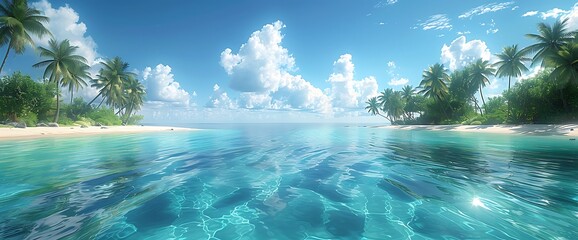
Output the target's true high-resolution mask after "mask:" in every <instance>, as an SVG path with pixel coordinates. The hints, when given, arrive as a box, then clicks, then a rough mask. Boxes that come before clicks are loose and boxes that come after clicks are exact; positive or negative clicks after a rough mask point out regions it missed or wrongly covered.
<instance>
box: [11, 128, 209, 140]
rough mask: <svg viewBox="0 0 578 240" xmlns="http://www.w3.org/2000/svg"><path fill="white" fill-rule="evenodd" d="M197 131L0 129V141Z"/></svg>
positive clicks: (164, 129)
mask: <svg viewBox="0 0 578 240" xmlns="http://www.w3.org/2000/svg"><path fill="white" fill-rule="evenodd" d="M195 130H198V129H193V128H182V127H169V126H106V127H104V126H103V127H96V126H92V127H88V128H81V127H79V126H72V127H27V128H0V141H5V140H20V139H38V138H47V137H78V136H87V135H100V134H135V133H146V132H165V131H167V132H168V131H180V132H181V131H195Z"/></svg>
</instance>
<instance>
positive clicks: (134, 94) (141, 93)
mask: <svg viewBox="0 0 578 240" xmlns="http://www.w3.org/2000/svg"><path fill="white" fill-rule="evenodd" d="M124 92H125V98H124V99H125V100H126V103H125V104H124V106H123V108H124V109H125V112H124V115H125V120H124V122H125V123H127V122H128V120H129V118H130V116H131V115H132V113H133V111H138V110H140V107H141V106H142V105H143V103H144V97H145V94H146V92H145V89H144V86H143V85H142V84H141V83H140V82H139V81H138V80H136V79H135V78H131V79H129V81H128V82H126V84H125V89H124Z"/></svg>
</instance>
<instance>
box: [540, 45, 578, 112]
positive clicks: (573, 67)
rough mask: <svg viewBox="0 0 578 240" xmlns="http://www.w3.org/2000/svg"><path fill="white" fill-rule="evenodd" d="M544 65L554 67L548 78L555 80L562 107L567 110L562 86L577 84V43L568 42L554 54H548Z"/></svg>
mask: <svg viewBox="0 0 578 240" xmlns="http://www.w3.org/2000/svg"><path fill="white" fill-rule="evenodd" d="M545 62H546V66H549V67H552V68H554V70H553V71H552V73H551V74H550V79H551V80H554V81H556V82H557V84H558V85H559V89H560V97H561V99H562V104H563V105H564V109H565V110H566V111H568V101H567V99H566V96H565V94H564V88H566V87H567V86H569V85H574V86H576V85H578V43H568V44H566V45H564V46H562V47H561V49H560V51H558V52H557V53H556V54H551V55H548V57H547V58H546V59H545Z"/></svg>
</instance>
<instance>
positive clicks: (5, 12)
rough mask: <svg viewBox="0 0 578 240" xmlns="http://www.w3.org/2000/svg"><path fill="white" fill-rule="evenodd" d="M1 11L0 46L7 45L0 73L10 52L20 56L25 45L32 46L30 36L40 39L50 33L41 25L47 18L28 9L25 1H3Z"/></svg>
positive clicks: (32, 9) (33, 9)
mask: <svg viewBox="0 0 578 240" xmlns="http://www.w3.org/2000/svg"><path fill="white" fill-rule="evenodd" d="M1 9H2V17H1V18H0V45H1V46H4V45H6V44H8V47H7V48H6V54H5V56H4V60H3V61H2V65H0V72H2V69H3V68H4V63H5V62H6V58H7V57H8V54H9V53H10V50H14V51H15V52H16V53H17V54H22V53H23V52H24V49H25V48H26V46H27V45H32V46H34V40H33V39H32V37H31V35H36V36H38V37H42V36H44V35H47V34H49V33H50V32H49V31H48V29H46V27H45V26H44V25H43V23H46V22H48V17H46V16H42V15H41V12H40V11H38V10H37V9H35V8H31V7H29V6H28V2H27V1H26V0H12V1H9V0H5V1H3V3H2V6H1Z"/></svg>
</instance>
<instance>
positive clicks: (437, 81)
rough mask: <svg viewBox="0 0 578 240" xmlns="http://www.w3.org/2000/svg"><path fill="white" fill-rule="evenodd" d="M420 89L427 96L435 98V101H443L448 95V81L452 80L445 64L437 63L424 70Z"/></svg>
mask: <svg viewBox="0 0 578 240" xmlns="http://www.w3.org/2000/svg"><path fill="white" fill-rule="evenodd" d="M422 78H423V79H422V80H421V82H420V84H419V87H420V88H421V89H422V90H421V91H419V93H420V94H423V95H424V96H426V97H429V98H433V99H434V100H435V101H442V100H443V99H445V97H446V96H447V95H448V86H447V83H448V82H449V81H450V76H449V75H448V70H447V69H446V68H445V67H444V65H443V64H439V63H436V64H434V65H433V66H430V67H429V68H428V69H426V70H424V71H423V75H422Z"/></svg>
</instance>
